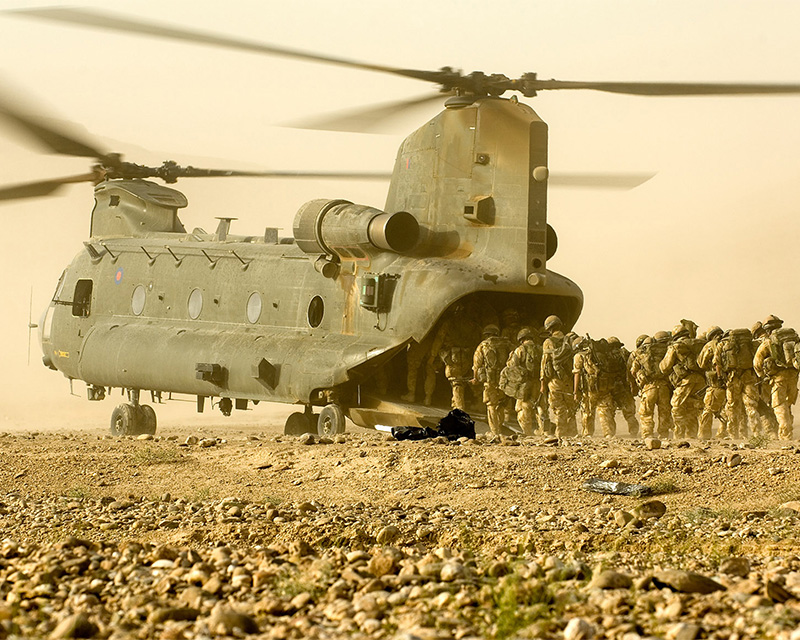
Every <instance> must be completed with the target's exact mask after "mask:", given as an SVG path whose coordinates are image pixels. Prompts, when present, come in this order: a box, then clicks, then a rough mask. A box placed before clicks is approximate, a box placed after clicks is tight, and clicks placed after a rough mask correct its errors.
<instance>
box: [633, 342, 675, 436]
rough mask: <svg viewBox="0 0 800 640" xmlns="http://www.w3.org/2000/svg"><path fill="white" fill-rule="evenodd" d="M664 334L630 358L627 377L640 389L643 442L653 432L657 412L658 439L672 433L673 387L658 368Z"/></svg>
mask: <svg viewBox="0 0 800 640" xmlns="http://www.w3.org/2000/svg"><path fill="white" fill-rule="evenodd" d="M660 333H662V332H660ZM663 333H664V336H663V337H658V339H657V336H659V334H656V336H654V337H652V338H645V339H644V340H643V341H642V344H641V345H640V346H638V347H637V348H636V350H635V351H634V352H633V353H632V354H631V360H630V374H631V380H633V381H634V383H635V385H636V386H637V387H638V389H639V422H640V423H641V435H642V437H643V438H649V437H650V436H652V435H653V434H654V432H655V426H656V421H655V414H656V408H658V435H659V436H660V437H662V438H666V437H668V436H669V432H670V429H672V407H671V406H670V400H671V396H672V387H670V384H669V381H668V380H667V377H666V376H665V375H664V374H663V373H662V372H661V369H660V368H659V364H660V363H661V360H662V358H663V356H664V355H666V350H667V346H666V340H668V339H669V334H667V333H666V332H663Z"/></svg>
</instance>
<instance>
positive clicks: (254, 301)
mask: <svg viewBox="0 0 800 640" xmlns="http://www.w3.org/2000/svg"><path fill="white" fill-rule="evenodd" d="M260 317H261V294H259V293H258V292H257V291H255V292H253V293H251V294H250V297H249V298H248V299H247V321H248V322H249V323H250V324H255V323H256V322H258V319H259V318H260Z"/></svg>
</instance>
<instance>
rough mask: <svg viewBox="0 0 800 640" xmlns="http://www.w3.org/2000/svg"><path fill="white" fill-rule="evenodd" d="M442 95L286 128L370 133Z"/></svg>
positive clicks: (440, 97)
mask: <svg viewBox="0 0 800 640" xmlns="http://www.w3.org/2000/svg"><path fill="white" fill-rule="evenodd" d="M443 97H444V94H442V93H434V94H426V95H424V96H419V97H417V98H410V99H408V100H397V101H395V102H387V103H384V104H380V105H375V106H372V107H366V108H363V109H354V110H352V111H342V112H339V113H338V114H330V115H327V116H322V117H319V118H313V119H309V120H301V121H298V122H294V123H290V124H288V125H287V126H289V127H294V128H296V129H321V130H324V131H355V132H358V133H372V132H374V131H376V130H377V129H378V128H379V127H380V125H381V124H383V122H384V121H386V120H388V119H389V118H392V117H394V116H396V115H398V114H401V113H403V112H404V111H406V110H408V109H412V108H414V107H418V106H420V105H423V104H427V103H428V102H433V101H436V100H441V99H442V98H443Z"/></svg>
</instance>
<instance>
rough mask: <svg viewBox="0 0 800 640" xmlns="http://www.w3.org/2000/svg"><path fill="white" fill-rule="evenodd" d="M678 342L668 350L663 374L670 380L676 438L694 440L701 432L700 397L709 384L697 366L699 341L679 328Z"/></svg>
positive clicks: (676, 334) (662, 365)
mask: <svg viewBox="0 0 800 640" xmlns="http://www.w3.org/2000/svg"><path fill="white" fill-rule="evenodd" d="M674 334H675V336H677V337H675V338H673V341H672V342H671V343H670V345H669V347H668V348H667V354H666V355H665V356H664V359H663V360H662V361H661V365H660V368H661V372H662V373H664V374H666V375H667V376H668V377H669V381H670V384H671V385H672V388H673V392H672V401H671V403H670V404H671V405H672V421H673V424H674V429H675V437H676V438H695V437H697V431H698V429H699V426H700V425H699V418H700V409H701V408H702V406H703V402H702V400H700V398H699V394H700V393H702V391H703V389H705V386H706V382H705V380H704V379H703V376H702V375H701V374H700V367H699V366H698V365H697V355H698V353H697V352H698V351H699V350H698V349H697V341H696V340H695V339H693V338H690V337H689V336H688V335H687V334H688V331H686V329H684V328H683V327H681V326H680V325H679V326H678V327H676V328H675V331H674Z"/></svg>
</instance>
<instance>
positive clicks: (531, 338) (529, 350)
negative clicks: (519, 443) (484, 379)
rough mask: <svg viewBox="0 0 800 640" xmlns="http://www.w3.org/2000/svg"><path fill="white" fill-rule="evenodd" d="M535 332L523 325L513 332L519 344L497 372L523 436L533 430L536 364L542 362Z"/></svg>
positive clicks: (537, 366)
mask: <svg viewBox="0 0 800 640" xmlns="http://www.w3.org/2000/svg"><path fill="white" fill-rule="evenodd" d="M536 337H537V336H536V332H535V331H534V330H533V329H531V328H529V327H523V328H522V329H520V331H519V334H518V335H517V338H518V342H519V346H518V347H517V348H516V349H514V351H513V352H512V353H511V355H509V357H508V362H507V363H506V366H505V368H504V369H503V371H502V372H501V373H500V388H501V389H502V390H503V391H504V392H505V394H506V395H508V396H510V397H512V398H515V399H516V404H515V406H514V408H515V410H516V412H517V422H519V426H520V428H521V429H522V432H523V433H524V434H525V435H526V436H531V435H533V433H534V429H533V425H534V422H535V421H536V405H537V403H538V400H539V399H540V395H539V367H540V366H541V363H542V348H541V347H540V346H539V341H538V340H537V339H536Z"/></svg>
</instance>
